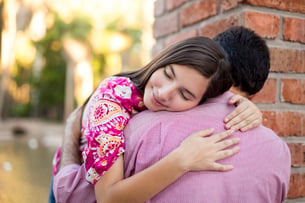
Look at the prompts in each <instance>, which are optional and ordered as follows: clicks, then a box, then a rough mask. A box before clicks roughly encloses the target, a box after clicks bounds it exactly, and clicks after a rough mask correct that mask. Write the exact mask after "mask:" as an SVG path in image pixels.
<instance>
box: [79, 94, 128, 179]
mask: <svg viewBox="0 0 305 203" xmlns="http://www.w3.org/2000/svg"><path fill="white" fill-rule="evenodd" d="M129 120H130V115H129V114H128V112H126V111H125V109H124V108H123V107H121V106H120V104H118V103H117V102H115V101H111V100H107V99H101V100H99V101H98V102H96V103H95V104H94V105H93V108H92V113H91V114H90V115H89V122H88V125H89V127H88V129H89V130H88V131H87V132H88V135H87V138H88V146H87V148H86V149H85V151H84V153H83V158H84V163H85V168H86V171H87V174H86V179H87V181H88V182H90V183H91V184H95V183H96V182H97V181H98V180H99V179H100V177H101V176H102V175H103V174H104V173H105V172H106V171H107V170H108V169H109V168H110V167H111V166H112V164H113V163H114V162H115V161H116V160H117V158H118V157H119V156H120V155H121V154H122V153H123V152H124V149H125V144H124V142H125V141H124V134H123V129H124V128H125V126H126V124H127V122H128V121H129Z"/></svg>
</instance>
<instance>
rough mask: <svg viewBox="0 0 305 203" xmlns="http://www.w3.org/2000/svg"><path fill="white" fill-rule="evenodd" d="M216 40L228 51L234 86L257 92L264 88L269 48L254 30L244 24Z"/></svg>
mask: <svg viewBox="0 0 305 203" xmlns="http://www.w3.org/2000/svg"><path fill="white" fill-rule="evenodd" d="M214 40H215V41H216V42H217V43H218V44H219V45H220V46H221V47H222V48H223V49H224V50H225V51H226V53H227V54H228V58H229V61H230V63H231V67H232V77H233V82H234V84H233V87H234V88H236V89H238V90H240V91H241V92H244V93H245V96H251V95H254V94H256V93H257V92H258V91H259V90H261V89H262V87H263V86H264V83H265V81H266V79H267V77H268V73H269V69H270V56H269V49H268V47H267V45H266V42H265V41H264V40H263V39H262V38H261V37H260V36H258V35H257V34H256V33H254V31H252V30H250V29H247V28H245V27H242V26H236V27H232V28H229V29H228V30H226V31H224V32H222V33H220V34H218V35H217V36H216V37H215V38H214Z"/></svg>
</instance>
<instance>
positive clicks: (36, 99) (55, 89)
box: [3, 12, 142, 121]
mask: <svg viewBox="0 0 305 203" xmlns="http://www.w3.org/2000/svg"><path fill="white" fill-rule="evenodd" d="M52 15H54V22H53V23H52V26H50V27H48V29H47V30H46V35H45V36H44V37H43V38H42V39H41V40H39V41H33V42H32V43H33V45H34V46H35V48H36V52H37V57H42V67H39V70H38V75H37V70H34V69H35V67H34V66H35V64H34V63H35V62H33V64H29V66H30V67H24V65H22V63H19V62H18V60H17V61H16V63H15V66H14V72H15V73H16V74H15V75H14V77H13V78H12V79H13V80H14V81H15V82H16V84H17V86H18V87H21V86H22V85H23V84H29V85H30V88H31V98H30V101H29V102H28V103H21V102H18V101H14V99H13V98H12V97H10V95H8V96H7V97H6V104H5V108H4V112H3V113H4V117H31V116H34V117H39V118H44V119H49V120H56V121H62V119H63V112H64V99H65V98H64V97H65V82H66V68H67V61H66V58H65V55H64V48H63V42H64V39H66V38H73V39H75V40H78V41H80V42H82V43H84V44H86V45H87V46H88V47H89V48H92V47H91V46H92V44H91V43H94V42H92V41H90V40H89V39H90V34H91V31H92V29H93V26H92V23H91V20H90V19H89V18H87V17H86V16H83V15H81V14H79V13H78V14H75V15H74V16H75V17H74V18H72V20H71V21H70V22H66V21H64V20H63V19H61V18H60V16H59V15H57V14H56V12H54V13H52ZM122 22H124V21H122V20H120V19H119V18H118V19H116V20H113V21H112V22H110V23H108V24H107V26H106V27H105V30H106V31H114V32H119V33H122V34H125V35H127V36H128V37H129V38H130V39H131V46H130V47H129V48H128V49H127V50H125V51H124V53H122V54H126V53H127V52H128V53H136V54H135V55H137V56H138V52H139V49H138V48H139V46H140V45H141V35H142V32H141V30H140V29H138V28H133V27H127V26H126V25H124V23H122ZM101 37H103V36H101ZM91 51H92V53H91V54H92V56H91V65H92V71H93V75H94V85H95V86H96V85H97V84H98V82H99V81H100V80H101V79H102V78H103V77H104V72H105V71H104V69H105V63H106V55H107V53H101V52H100V53H94V50H93V49H91ZM127 58H130V59H128V60H131V59H132V57H127ZM138 58H139V57H138ZM129 62H130V61H128V63H129ZM137 62H138V61H137ZM129 64H132V63H129ZM133 65H134V64H132V66H133ZM134 68H138V67H134ZM35 72H36V73H35Z"/></svg>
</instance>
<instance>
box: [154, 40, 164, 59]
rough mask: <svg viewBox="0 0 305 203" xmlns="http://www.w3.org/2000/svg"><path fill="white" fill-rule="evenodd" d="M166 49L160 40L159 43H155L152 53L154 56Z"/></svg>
mask: <svg viewBox="0 0 305 203" xmlns="http://www.w3.org/2000/svg"><path fill="white" fill-rule="evenodd" d="M163 49H164V45H163V43H162V42H161V41H158V42H157V43H155V44H154V46H153V48H152V51H151V55H152V57H155V56H156V55H157V54H159V53H160V52H161V51H162V50H163Z"/></svg>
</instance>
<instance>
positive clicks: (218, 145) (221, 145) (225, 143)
mask: <svg viewBox="0 0 305 203" xmlns="http://www.w3.org/2000/svg"><path fill="white" fill-rule="evenodd" d="M239 141H240V138H238V137H237V138H233V139H228V140H224V141H221V142H218V143H216V144H215V146H216V150H217V151H220V150H224V149H226V148H228V147H230V146H232V145H236V144H238V143H239ZM224 151H225V150H224Z"/></svg>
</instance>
